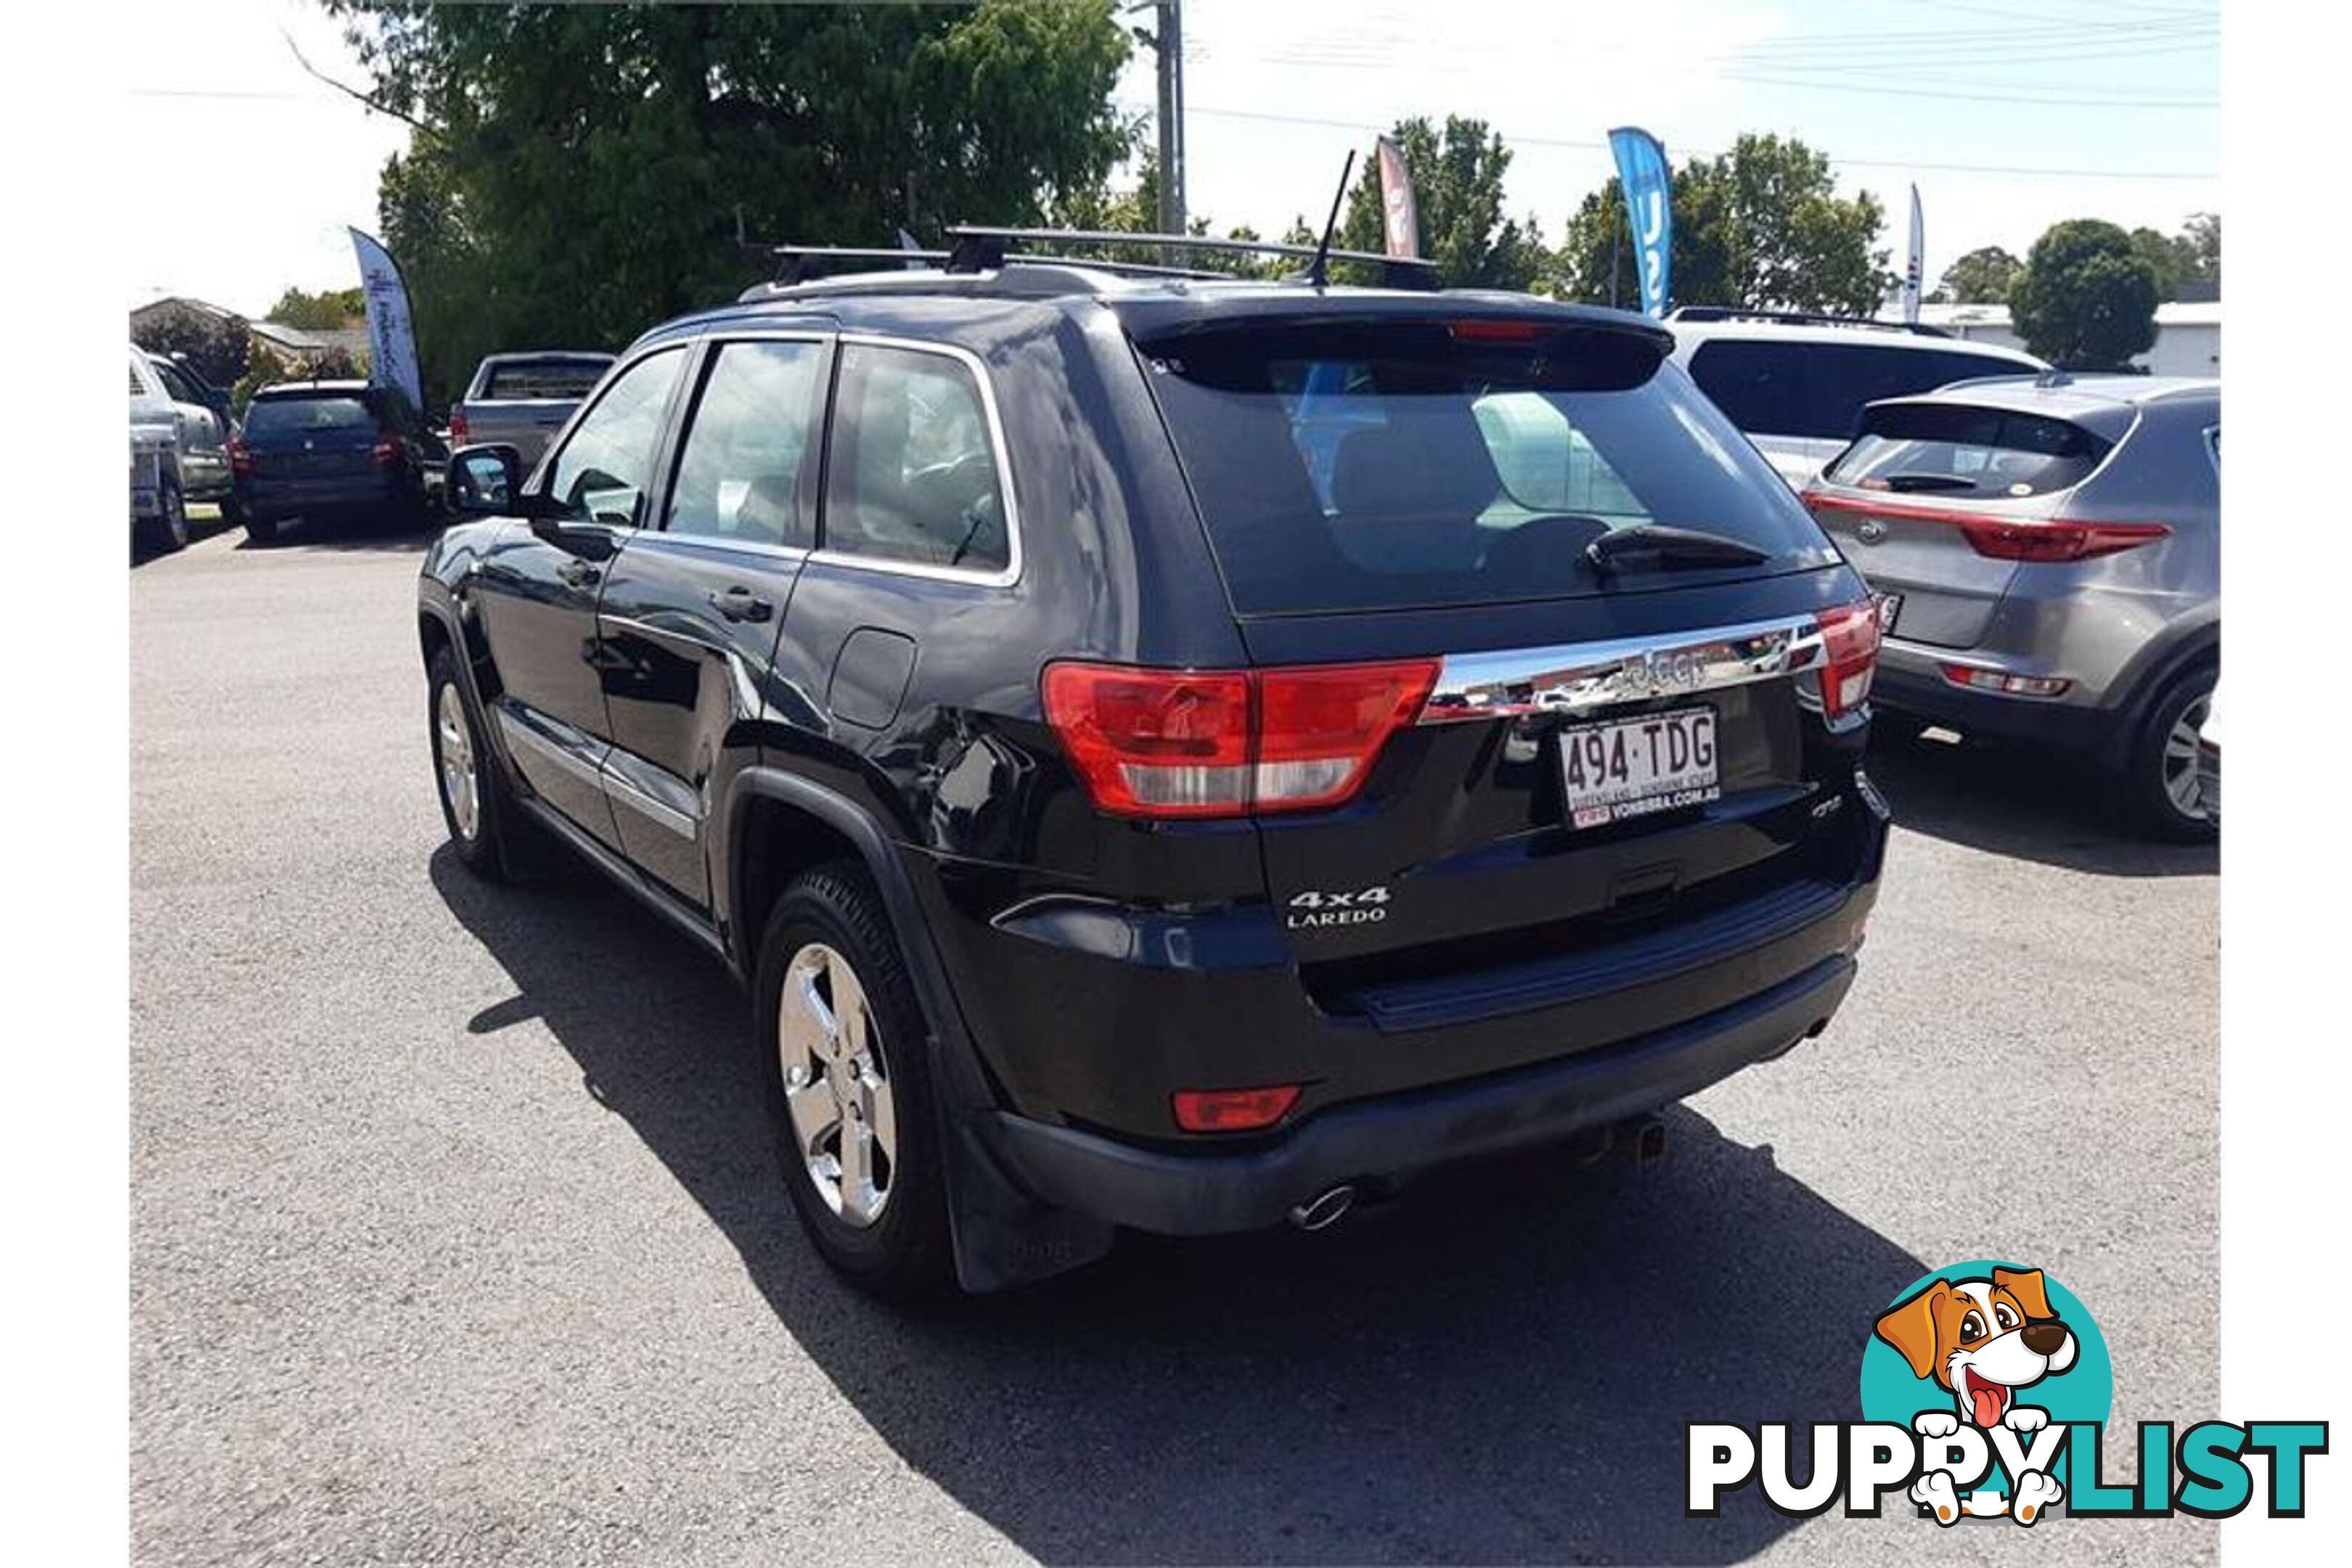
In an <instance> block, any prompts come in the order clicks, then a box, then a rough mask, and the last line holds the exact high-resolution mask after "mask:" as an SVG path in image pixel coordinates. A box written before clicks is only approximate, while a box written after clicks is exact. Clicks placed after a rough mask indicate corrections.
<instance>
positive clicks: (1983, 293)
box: [1937, 245, 2025, 305]
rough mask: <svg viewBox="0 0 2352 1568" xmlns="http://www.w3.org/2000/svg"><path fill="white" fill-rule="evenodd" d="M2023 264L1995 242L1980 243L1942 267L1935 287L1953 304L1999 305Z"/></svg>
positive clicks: (2004, 298)
mask: <svg viewBox="0 0 2352 1568" xmlns="http://www.w3.org/2000/svg"><path fill="white" fill-rule="evenodd" d="M2024 266H2025V263H2023V262H2021V261H2020V260H2018V258H2016V257H2014V256H2011V254H2010V253H2009V252H2008V251H2006V250H2003V249H2002V248H2001V247H2000V246H1998V245H1980V246H1979V247H1977V248H1976V249H1974V250H1971V251H1969V253H1968V254H1967V255H1966V256H1963V257H1961V258H1959V259H1958V261H1955V262H1953V263H1952V264H1951V265H1950V266H1949V267H1947V268H1944V277H1943V283H1942V287H1941V288H1940V289H1938V290H1937V291H1938V292H1939V293H1942V294H1944V295H1946V296H1947V297H1948V299H1949V300H1951V302H1952V303H1953V304H1955V305H1999V304H2002V303H2004V302H2006V301H2007V300H2008V299H2009V289H2010V285H2011V284H2012V283H2014V282H2016V281H2017V275H2018V273H2019V271H2020V270H2021V269H2022V268H2023V267H2024Z"/></svg>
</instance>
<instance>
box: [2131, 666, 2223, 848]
mask: <svg viewBox="0 0 2352 1568" xmlns="http://www.w3.org/2000/svg"><path fill="white" fill-rule="evenodd" d="M2219 679H2221V670H2220V669H2219V668H2217V667H2215V666H2212V665H2200V666H2199V667H2198V668H2194V669H2191V670H2189V672H2188V673H2187V674H2185V675H2183V676H2181V677H2180V679H2178V680H2176V681H2174V682H2173V683H2172V684H2171V685H2170V686H2168V687H2167V688H2166V689H2165V691H2164V694H2163V695H2162V696H2161V697H2158V699H2157V700H2156V702H2155V704H2154V706H2152V707H2151V708H2150V709H2149V710H2148V715H2147V722H2146V723H2145V724H2144V725H2142V726H2141V729H2140V733H2139V736H2138V738H2137V740H2135V741H2134V742H2133V743H2132V748H2131V751H2130V752H2129V753H2128V755H2127V756H2126V760H2125V763H2124V780H2123V783H2124V789H2125V792H2126V795H2127V796H2128V797H2129V799H2130V801H2131V804H2132V806H2133V809H2134V810H2135V812H2136V813H2137V816H2139V819H2140V821H2141V823H2142V824H2143V825H2144V826H2146V827H2147V829H2148V831H2149V832H2151V833H2153V834H2155V835H2156V836H2157V837H2159V838H2166V839H2170V840H2171V841H2173V842H2174V843H2179V844H2208V843H2210V842H2212V841H2213V839H2214V838H2215V837H2217V836H2219V834H2220V833H2221V816H2220V815H2219V814H2218V813H2217V812H2215V811H2214V810H2213V809H2212V808H2211V807H2210V805H2209V804H2208V803H2207V802H2206V800H2205V795H2204V789H2203V786H2202V785H2201V784H2199V782H2198V778H2197V731H2198V730H2199V729H2200V727H2201V726H2202V725H2203V724H2204V722H2205V715H2206V713H2207V711H2208V710H2210V707H2211V706H2212V701H2213V687H2214V684H2215V682H2217V681H2218V680H2219Z"/></svg>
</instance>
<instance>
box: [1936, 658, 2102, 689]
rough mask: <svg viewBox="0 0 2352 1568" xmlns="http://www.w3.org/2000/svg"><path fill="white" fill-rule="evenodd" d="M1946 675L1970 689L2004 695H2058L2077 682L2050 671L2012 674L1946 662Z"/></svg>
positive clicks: (1955, 683) (1950, 679)
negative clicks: (2047, 673)
mask: <svg viewBox="0 0 2352 1568" xmlns="http://www.w3.org/2000/svg"><path fill="white" fill-rule="evenodd" d="M1944 679H1946V680H1948V681H1950V682H1951V683H1952V684H1953V685H1955V686H1965V687H1967V688H1968V689H1969V690H1970V691H1991V692H1997V693H1999V694H2000V695H2001V696H2003V697H2057V696H2061V695H2063V693H2064V692H2065V689H2066V688H2068V687H2069V686H2072V685H2073V684H2074V682H2073V681H2071V680H2062V679H2058V678H2057V677H2055V676H2049V675H2011V674H2009V673H2007V672H2006V671H2003V670H1998V669H1985V668H1980V667H1979V666H1977V665H1973V664H1948V665H1946V666H1944Z"/></svg>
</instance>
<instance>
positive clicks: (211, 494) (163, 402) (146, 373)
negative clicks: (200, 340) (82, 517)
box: [131, 343, 236, 551]
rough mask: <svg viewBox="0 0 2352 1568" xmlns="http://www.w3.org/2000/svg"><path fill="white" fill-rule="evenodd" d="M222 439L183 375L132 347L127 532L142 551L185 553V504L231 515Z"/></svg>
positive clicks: (217, 421) (219, 425) (222, 428)
mask: <svg viewBox="0 0 2352 1568" xmlns="http://www.w3.org/2000/svg"><path fill="white" fill-rule="evenodd" d="M226 435H227V426H226V423H225V422H224V421H223V420H222V419H221V418H220V416H217V415H215V413H214V412H213V411H212V409H210V408H209V407H207V406H205V404H204V403H203V402H201V401H200V400H199V398H198V395H197V392H196V388H195V386H194V384H193V383H192V382H191V381H190V380H189V378H188V375H187V374H186V372H184V370H182V369H181V368H180V367H178V366H176V365H174V364H173V363H172V362H171V361H170V360H168V359H165V358H163V356H162V355H159V354H151V353H148V352H147V351H146V350H144V349H142V348H141V347H139V346H138V345H137V344H136V343H133V344H132V345H131V529H132V531H134V532H135V533H136V534H138V535H139V536H140V537H141V539H142V542H144V543H145V544H146V545H147V547H148V548H150V549H152V550H159V551H171V550H181V549H184V548H185V547H186V545H187V542H188V503H189V502H190V501H211V502H217V503H219V504H220V505H221V507H222V510H223V511H224V513H228V512H231V511H232V510H233V509H234V507H235V504H236V501H235V498H234V496H233V495H232V493H231V485H230V476H229V466H228V453H227V443H226Z"/></svg>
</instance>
